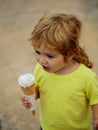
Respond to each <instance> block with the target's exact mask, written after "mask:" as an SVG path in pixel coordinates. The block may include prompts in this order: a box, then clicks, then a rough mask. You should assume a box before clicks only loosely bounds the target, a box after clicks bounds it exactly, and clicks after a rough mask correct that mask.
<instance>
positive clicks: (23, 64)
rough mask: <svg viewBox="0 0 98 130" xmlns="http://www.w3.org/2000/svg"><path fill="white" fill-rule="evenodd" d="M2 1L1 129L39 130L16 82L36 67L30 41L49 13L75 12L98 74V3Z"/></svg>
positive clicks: (0, 29)
mask: <svg viewBox="0 0 98 130" xmlns="http://www.w3.org/2000/svg"><path fill="white" fill-rule="evenodd" d="M87 1H88V0H74V1H73V0H66V1H65V0H60V1H59V0H54V1H53V0H47V1H46V0H28V1H26V0H17V1H15V0H0V83H1V91H0V103H1V104H0V130H38V129H39V101H37V103H36V104H37V115H36V116H35V117H32V115H31V113H30V112H29V111H28V110H26V109H25V108H24V107H23V106H22V104H21V101H20V95H21V90H20V89H19V86H18V83H17V79H18V76H19V75H20V74H22V73H26V72H31V71H32V70H33V67H34V65H35V59H34V57H33V52H32V47H31V46H30V44H29V41H28V38H29V36H30V33H31V31H32V28H33V26H34V25H35V24H36V22H37V21H38V19H39V18H40V17H41V16H42V15H43V14H44V13H47V12H73V13H75V14H77V15H78V16H79V17H80V18H81V20H82V21H83V33H82V38H81V42H82V43H83V45H85V48H86V49H87V51H88V53H89V55H90V57H91V59H92V60H93V61H94V64H95V66H94V70H95V71H96V73H97V74H98V69H97V68H98V60H97V59H98V2H97V0H95V1H91V0H89V6H88V4H87Z"/></svg>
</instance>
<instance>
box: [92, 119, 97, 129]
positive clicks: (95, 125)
mask: <svg viewBox="0 0 98 130" xmlns="http://www.w3.org/2000/svg"><path fill="white" fill-rule="evenodd" d="M93 126H94V130H98V119H96V120H94V124H93Z"/></svg>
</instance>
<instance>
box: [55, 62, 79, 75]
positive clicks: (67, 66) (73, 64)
mask: <svg viewBox="0 0 98 130" xmlns="http://www.w3.org/2000/svg"><path fill="white" fill-rule="evenodd" d="M79 66H80V64H79V63H78V62H76V61H73V62H71V63H66V64H65V66H64V67H63V68H62V69H61V70H59V71H58V72H55V74H59V75H64V74H69V73H72V72H73V71H75V70H76V69H77V68H78V67H79Z"/></svg>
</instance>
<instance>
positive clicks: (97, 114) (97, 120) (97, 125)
mask: <svg viewBox="0 0 98 130" xmlns="http://www.w3.org/2000/svg"><path fill="white" fill-rule="evenodd" d="M92 112H93V127H94V130H98V104H96V105H92Z"/></svg>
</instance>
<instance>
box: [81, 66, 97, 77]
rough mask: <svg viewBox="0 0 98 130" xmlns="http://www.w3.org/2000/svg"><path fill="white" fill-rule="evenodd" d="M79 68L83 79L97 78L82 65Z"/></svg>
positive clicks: (90, 70)
mask: <svg viewBox="0 0 98 130" xmlns="http://www.w3.org/2000/svg"><path fill="white" fill-rule="evenodd" d="M80 68H81V74H83V76H84V77H89V78H93V77H96V76H97V75H96V73H95V72H94V71H93V70H92V69H90V68H88V67H86V66H85V65H84V64H81V67H80Z"/></svg>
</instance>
